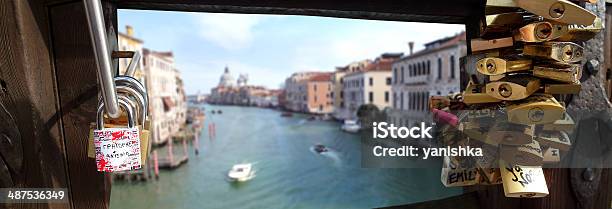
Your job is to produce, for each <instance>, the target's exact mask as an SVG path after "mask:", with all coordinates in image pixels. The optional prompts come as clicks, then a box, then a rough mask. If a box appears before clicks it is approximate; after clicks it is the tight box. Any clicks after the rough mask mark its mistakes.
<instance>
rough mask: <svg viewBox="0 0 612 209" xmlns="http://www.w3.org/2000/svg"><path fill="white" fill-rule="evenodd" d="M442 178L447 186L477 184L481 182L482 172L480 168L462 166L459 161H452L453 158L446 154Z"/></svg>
mask: <svg viewBox="0 0 612 209" xmlns="http://www.w3.org/2000/svg"><path fill="white" fill-rule="evenodd" d="M440 180H441V181H442V184H444V186H446V187H456V186H469V185H475V184H478V183H479V182H480V173H479V172H478V168H461V167H459V163H458V162H451V158H450V157H448V156H445V157H444V160H443V164H442V174H441V175H440Z"/></svg>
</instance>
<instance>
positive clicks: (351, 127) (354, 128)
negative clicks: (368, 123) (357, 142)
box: [341, 120, 361, 133]
mask: <svg viewBox="0 0 612 209" xmlns="http://www.w3.org/2000/svg"><path fill="white" fill-rule="evenodd" d="M341 129H342V130H343V131H346V132H349V133H357V132H359V129H361V126H359V124H357V121H355V120H345V121H344V124H342V127H341Z"/></svg>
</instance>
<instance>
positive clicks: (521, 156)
mask: <svg viewBox="0 0 612 209" xmlns="http://www.w3.org/2000/svg"><path fill="white" fill-rule="evenodd" d="M499 158H500V159H501V160H503V161H506V162H508V163H510V164H518V165H527V166H541V165H542V160H543V156H542V148H541V147H540V143H538V141H536V140H531V142H530V143H527V144H521V145H502V146H501V147H500V148H499Z"/></svg>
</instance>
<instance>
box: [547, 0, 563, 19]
mask: <svg viewBox="0 0 612 209" xmlns="http://www.w3.org/2000/svg"><path fill="white" fill-rule="evenodd" d="M549 13H550V16H551V17H552V18H560V17H562V16H563V14H564V13H565V6H564V5H563V4H562V3H559V2H557V3H555V4H553V5H552V6H551V7H550V11H549Z"/></svg>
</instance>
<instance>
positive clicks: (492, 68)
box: [486, 60, 496, 73]
mask: <svg viewBox="0 0 612 209" xmlns="http://www.w3.org/2000/svg"><path fill="white" fill-rule="evenodd" d="M486 66H487V71H489V73H494V72H495V68H496V67H495V62H494V61H493V60H487V65H486Z"/></svg>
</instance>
